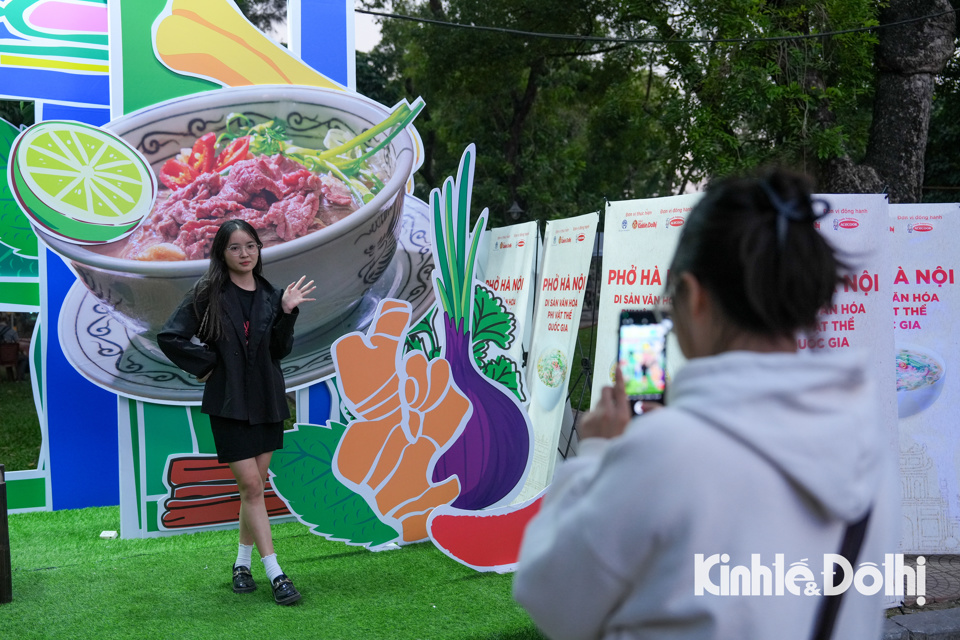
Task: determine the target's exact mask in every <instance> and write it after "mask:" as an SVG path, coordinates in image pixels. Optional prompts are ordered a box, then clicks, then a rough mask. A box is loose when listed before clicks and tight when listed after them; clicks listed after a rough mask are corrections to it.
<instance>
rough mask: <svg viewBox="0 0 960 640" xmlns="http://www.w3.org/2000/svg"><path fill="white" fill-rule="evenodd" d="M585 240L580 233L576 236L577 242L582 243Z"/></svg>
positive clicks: (585, 237)
mask: <svg viewBox="0 0 960 640" xmlns="http://www.w3.org/2000/svg"><path fill="white" fill-rule="evenodd" d="M586 239H587V236H585V235H583V234H582V233H581V234H580V235H578V236H577V242H583V241H584V240H586Z"/></svg>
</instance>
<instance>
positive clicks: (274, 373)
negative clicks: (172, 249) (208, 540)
mask: <svg viewBox="0 0 960 640" xmlns="http://www.w3.org/2000/svg"><path fill="white" fill-rule="evenodd" d="M261 247H262V243H261V242H260V238H259V236H258V235H257V232H256V230H255V229H254V228H253V227H252V226H250V224H248V223H247V222H244V221H243V220H229V221H227V222H224V223H223V225H221V226H220V229H219V230H218V231H217V234H216V236H215V237H214V239H213V246H212V248H211V250H210V267H209V269H208V270H207V273H206V274H205V275H204V276H203V277H202V278H200V280H199V281H197V284H196V285H195V286H194V287H193V289H192V290H191V291H190V292H189V293H187V295H186V296H185V297H184V299H183V301H182V302H181V303H180V306H179V307H177V310H176V311H174V312H173V315H171V316H170V319H169V320H167V323H166V324H165V325H164V327H163V329H162V330H161V331H160V333H159V334H158V336H157V341H158V343H159V345H160V348H161V350H163V353H164V354H166V356H167V357H168V358H170V360H171V361H172V362H174V363H175V364H176V365H177V366H179V367H180V368H181V369H183V370H184V371H186V372H188V373H191V374H193V375H195V376H197V378H198V379H199V380H200V382H205V383H206V384H205V387H204V390H203V403H202V407H201V411H202V412H203V413H206V414H208V415H209V416H210V424H211V427H212V429H213V439H214V443H215V445H216V448H217V457H218V459H219V461H220V462H221V463H227V464H229V465H230V470H231V471H232V472H233V475H234V477H235V478H236V480H237V485H238V487H239V489H240V548H239V552H238V554H237V560H236V562H235V563H234V565H233V590H234V591H235V592H237V593H246V592H250V591H253V590H254V589H256V588H257V585H256V583H255V582H254V580H253V576H252V575H251V572H250V565H251V557H252V552H253V545H254V544H255V545H256V547H257V551H258V552H259V553H260V558H261V560H262V562H263V566H264V569H265V570H266V573H267V578H268V579H269V580H270V583H271V586H272V587H273V595H274V599H275V600H276V602H277V604H282V605H288V604H293V603H294V602H296V601H298V600H300V593H299V592H298V591H297V589H296V588H295V587H294V586H293V582H292V581H291V580H290V578H288V577H287V576H286V575H285V574H284V573H283V571H282V570H281V569H280V565H279V564H278V563H277V556H276V554H275V553H274V550H273V538H272V536H271V533H270V520H269V518H268V516H267V510H266V507H265V506H264V501H263V488H264V484H265V482H266V479H267V469H268V468H269V466H270V458H271V456H272V455H273V452H274V451H275V450H276V449H281V448H283V421H284V420H285V419H286V418H288V417H290V411H289V409H288V408H287V401H286V396H285V386H284V381H283V373H282V372H281V370H280V360H281V359H282V358H284V357H286V356H287V355H288V354H289V353H290V350H291V349H292V348H293V324H294V321H295V320H296V317H297V314H298V313H299V309H298V306H299V305H300V303H302V302H308V301H313V300H314V298H308V297H306V296H307V295H309V294H310V292H312V291H313V290H314V289H315V288H316V287H314V286H313V281H312V280H311V281H310V282H307V283H306V284H304V282H303V281H304V280H305V278H300V280H299V281H298V282H294V283H291V284H290V285H288V286H287V288H286V289H284V290H279V289H276V288H274V287H273V286H272V285H271V284H270V283H269V282H267V280H266V279H265V278H264V277H263V276H262V275H261V274H262V271H263V261H262V260H261V257H260V248H261ZM194 337H196V338H197V339H198V340H199V343H198V342H196V341H195V340H193V338H194Z"/></svg>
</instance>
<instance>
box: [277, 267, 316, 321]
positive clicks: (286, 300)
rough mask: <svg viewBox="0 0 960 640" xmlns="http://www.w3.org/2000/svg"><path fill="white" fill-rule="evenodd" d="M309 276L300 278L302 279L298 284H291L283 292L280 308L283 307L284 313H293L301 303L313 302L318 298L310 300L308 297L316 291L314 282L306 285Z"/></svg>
mask: <svg viewBox="0 0 960 640" xmlns="http://www.w3.org/2000/svg"><path fill="white" fill-rule="evenodd" d="M306 278H307V276H300V279H299V280H297V281H296V282H291V283H290V284H288V285H287V288H286V289H284V290H283V298H282V299H281V300H280V306H281V307H283V312H284V313H292V312H293V310H294V309H296V308H297V307H298V306H300V303H301V302H313V301H314V300H316V298H308V297H307V295H308V294H309V293H310V292H311V291H313V290H314V289H316V287H315V286H314V285H313V280H311V281H310V282H308V283H306V284H304V283H303V281H304V280H306Z"/></svg>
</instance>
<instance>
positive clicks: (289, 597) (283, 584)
mask: <svg viewBox="0 0 960 640" xmlns="http://www.w3.org/2000/svg"><path fill="white" fill-rule="evenodd" d="M273 599H274V600H276V601H277V604H282V605H288V604H293V603H294V602H296V601H297V600H299V599H300V592H299V591H297V588H296V587H294V586H293V582H292V581H291V580H290V578H288V577H287V575H286V574H285V573H281V574H280V575H278V576H277V577H276V578H274V579H273Z"/></svg>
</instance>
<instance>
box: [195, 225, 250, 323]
mask: <svg viewBox="0 0 960 640" xmlns="http://www.w3.org/2000/svg"><path fill="white" fill-rule="evenodd" d="M234 231H243V232H244V233H247V234H249V236H250V237H251V238H253V240H254V241H255V242H256V243H257V248H260V247H262V246H263V243H262V242H260V236H259V235H258V234H257V230H256V229H254V228H253V226H252V225H251V224H250V223H249V222H247V221H245V220H227V221H226V222H224V223H223V224H221V225H220V228H219V229H217V235H215V236H214V237H213V245H212V246H211V247H210V266H209V267H208V268H207V272H206V273H205V274H203V276H202V277H201V278H200V280H198V281H197V284H196V286H195V287H194V290H193V310H194V313H196V314H197V315H198V316H200V317H201V320H200V328H199V329H198V330H197V337H198V338H200V340H202V341H203V342H210V341H213V340H217V339H219V338H220V336H222V335H223V333H224V331H223V325H224V318H223V317H224V311H223V298H222V296H221V295H220V292H221V291H222V290H223V287H224V286H226V284H227V282H228V281H229V280H230V270H229V269H228V268H227V260H226V258H224V253H226V251H227V245H229V244H230V236H231V235H233V232H234ZM261 273H263V258H262V257H261V252H260V251H258V252H257V264H255V265H254V267H253V275H255V276H259V275H260V274H261ZM204 305H206V309H204V311H203V315H202V316H201V311H200V310H201V309H203V308H204Z"/></svg>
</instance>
